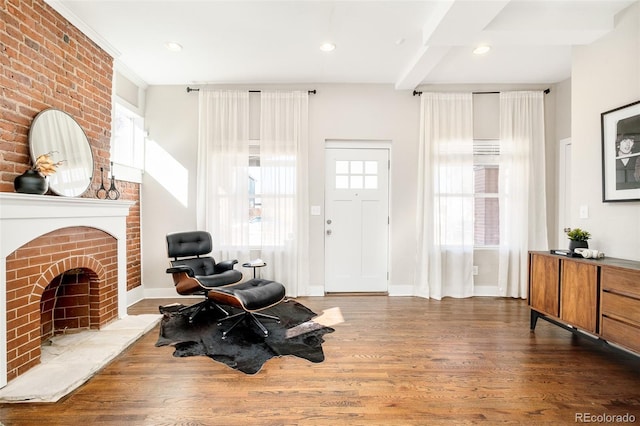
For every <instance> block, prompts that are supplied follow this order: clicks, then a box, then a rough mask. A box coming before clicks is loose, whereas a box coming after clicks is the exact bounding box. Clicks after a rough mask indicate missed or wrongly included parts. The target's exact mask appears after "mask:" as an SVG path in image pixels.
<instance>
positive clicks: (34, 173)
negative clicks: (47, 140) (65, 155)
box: [13, 151, 62, 195]
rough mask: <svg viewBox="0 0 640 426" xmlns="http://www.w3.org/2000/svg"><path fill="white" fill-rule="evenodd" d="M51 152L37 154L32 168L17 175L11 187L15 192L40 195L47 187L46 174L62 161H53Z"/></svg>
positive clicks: (51, 171)
mask: <svg viewBox="0 0 640 426" xmlns="http://www.w3.org/2000/svg"><path fill="white" fill-rule="evenodd" d="M52 155H53V151H52V152H48V153H46V154H42V155H39V156H38V158H36V161H35V163H34V165H33V167H32V168H30V169H29V170H27V171H26V172H24V173H23V174H21V175H20V176H17V177H16V178H15V180H14V181H13V187H14V188H15V190H16V192H19V193H22V194H38V195H42V194H44V193H45V192H47V190H48V189H49V182H48V181H47V176H49V175H52V174H53V173H55V172H56V170H57V168H58V166H60V165H61V164H62V161H57V162H54V161H53V159H52V158H51V156H52Z"/></svg>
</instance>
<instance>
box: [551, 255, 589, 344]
mask: <svg viewBox="0 0 640 426" xmlns="http://www.w3.org/2000/svg"><path fill="white" fill-rule="evenodd" d="M560 269H561V271H562V272H561V279H560V291H561V296H560V318H561V319H562V320H563V321H566V322H567V323H568V324H570V325H573V326H575V327H578V328H581V329H583V330H586V331H590V332H592V333H595V332H597V325H598V267H597V266H595V265H592V264H587V263H581V262H576V261H571V260H562V261H561V262H560Z"/></svg>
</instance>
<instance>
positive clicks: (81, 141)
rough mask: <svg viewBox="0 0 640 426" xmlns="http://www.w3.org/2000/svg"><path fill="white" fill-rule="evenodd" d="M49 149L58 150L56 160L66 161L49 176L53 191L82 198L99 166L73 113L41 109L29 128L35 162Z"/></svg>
mask: <svg viewBox="0 0 640 426" xmlns="http://www.w3.org/2000/svg"><path fill="white" fill-rule="evenodd" d="M60 120H62V121H60ZM57 123H62V125H57ZM48 152H53V153H54V154H53V155H52V159H53V161H56V162H57V161H62V164H61V165H60V166H58V168H57V170H56V172H55V173H53V174H51V175H49V177H48V179H49V189H50V190H51V192H53V193H54V194H56V195H61V196H64V197H78V196H80V195H82V194H84V193H85V192H87V190H88V189H89V188H90V187H91V183H92V181H93V172H94V168H95V166H94V158H93V150H92V149H91V145H90V144H89V139H88V138H87V134H86V133H85V132H84V130H83V129H82V127H80V124H78V122H77V121H76V120H75V119H74V118H73V117H72V116H71V115H70V114H68V113H66V112H64V111H62V110H59V109H55V108H47V109H45V110H42V111H40V112H39V113H38V114H37V115H36V116H35V117H34V119H33V121H32V122H31V127H30V128H29V153H30V154H31V161H32V162H33V164H35V161H36V158H37V157H38V156H39V155H42V154H46V153H48Z"/></svg>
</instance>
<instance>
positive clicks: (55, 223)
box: [0, 193, 133, 387]
mask: <svg viewBox="0 0 640 426" xmlns="http://www.w3.org/2000/svg"><path fill="white" fill-rule="evenodd" d="M132 204H133V202H131V201H106V200H96V199H85V198H64V197H52V196H40V195H26V194H13V193H0V235H1V236H2V239H1V245H0V304H1V305H2V306H6V315H2V316H0V335H3V336H6V339H1V340H0V387H2V386H5V385H6V384H7V382H8V381H10V380H12V379H14V378H16V377H17V376H19V375H20V374H23V373H24V372H26V371H27V370H29V369H30V368H32V367H33V366H35V365H37V364H39V362H40V346H41V343H42V341H43V340H46V339H48V338H49V337H51V336H52V335H53V334H55V333H56V332H68V331H69V330H72V329H76V328H80V329H87V328H92V329H99V328H101V327H102V326H104V325H106V324H108V323H110V322H112V321H114V320H116V319H118V318H122V317H124V316H126V292H127V287H126V283H127V257H126V219H127V216H128V214H129V207H130V206H131V205H132Z"/></svg>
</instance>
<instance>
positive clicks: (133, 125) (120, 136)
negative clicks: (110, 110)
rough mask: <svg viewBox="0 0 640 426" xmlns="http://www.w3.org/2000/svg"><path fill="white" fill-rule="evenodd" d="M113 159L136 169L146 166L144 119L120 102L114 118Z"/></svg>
mask: <svg viewBox="0 0 640 426" xmlns="http://www.w3.org/2000/svg"><path fill="white" fill-rule="evenodd" d="M111 161H113V162H114V163H117V164H119V165H123V166H127V167H131V168H134V169H139V170H142V169H143V168H144V120H143V118H142V117H140V116H139V115H137V114H135V113H134V112H132V111H130V110H129V109H127V108H126V107H124V106H122V105H120V104H118V103H116V104H115V114H114V119H113V136H112V139H111Z"/></svg>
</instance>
